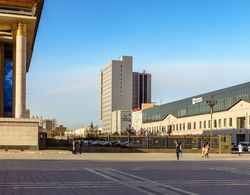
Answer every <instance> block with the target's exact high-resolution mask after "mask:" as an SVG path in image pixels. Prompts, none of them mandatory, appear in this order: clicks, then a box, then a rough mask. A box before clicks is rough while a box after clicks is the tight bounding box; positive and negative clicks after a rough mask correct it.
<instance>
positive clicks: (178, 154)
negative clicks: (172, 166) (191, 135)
mask: <svg viewBox="0 0 250 195" xmlns="http://www.w3.org/2000/svg"><path fill="white" fill-rule="evenodd" d="M180 147H181V144H180V143H178V142H176V157H177V160H179V159H180V152H181V149H180Z"/></svg>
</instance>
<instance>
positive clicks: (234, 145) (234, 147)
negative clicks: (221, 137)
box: [231, 143, 238, 151]
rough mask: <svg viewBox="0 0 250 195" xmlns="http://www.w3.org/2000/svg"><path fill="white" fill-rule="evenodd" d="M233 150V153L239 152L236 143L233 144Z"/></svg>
mask: <svg viewBox="0 0 250 195" xmlns="http://www.w3.org/2000/svg"><path fill="white" fill-rule="evenodd" d="M231 150H232V151H238V146H237V145H236V144H234V143H232V144H231Z"/></svg>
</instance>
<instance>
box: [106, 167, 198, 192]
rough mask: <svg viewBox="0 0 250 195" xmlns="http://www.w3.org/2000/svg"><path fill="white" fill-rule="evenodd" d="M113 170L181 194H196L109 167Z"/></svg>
mask: <svg viewBox="0 0 250 195" xmlns="http://www.w3.org/2000/svg"><path fill="white" fill-rule="evenodd" d="M109 170H111V171H113V172H116V173H120V174H123V175H127V176H130V177H133V178H137V179H140V180H143V181H145V182H147V183H151V184H154V186H158V187H159V186H161V187H163V188H165V189H166V188H167V189H168V190H173V191H175V192H178V193H182V194H187V195H198V194H196V193H194V192H189V191H186V190H183V189H180V188H176V187H173V186H170V185H166V184H162V183H158V182H156V181H153V180H149V179H146V178H143V177H139V176H136V175H133V174H130V173H126V172H123V171H118V170H115V169H109Z"/></svg>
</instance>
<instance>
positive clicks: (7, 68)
mask: <svg viewBox="0 0 250 195" xmlns="http://www.w3.org/2000/svg"><path fill="white" fill-rule="evenodd" d="M4 56H5V57H4V117H12V106H13V59H12V46H10V45H7V46H5V48H4Z"/></svg>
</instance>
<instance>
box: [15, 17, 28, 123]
mask: <svg viewBox="0 0 250 195" xmlns="http://www.w3.org/2000/svg"><path fill="white" fill-rule="evenodd" d="M26 39H27V38H26V24H25V23H23V22H19V23H18V27H17V35H16V74H15V118H22V117H24V116H25V109H26V105H25V104H26V47H27V40H26Z"/></svg>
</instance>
